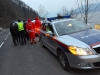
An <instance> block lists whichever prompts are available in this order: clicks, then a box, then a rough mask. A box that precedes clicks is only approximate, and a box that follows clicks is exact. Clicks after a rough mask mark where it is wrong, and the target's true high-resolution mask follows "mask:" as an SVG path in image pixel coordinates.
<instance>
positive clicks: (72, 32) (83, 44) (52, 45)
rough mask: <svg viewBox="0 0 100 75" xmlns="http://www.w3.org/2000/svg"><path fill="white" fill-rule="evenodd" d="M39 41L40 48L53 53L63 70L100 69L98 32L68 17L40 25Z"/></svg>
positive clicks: (50, 19)
mask: <svg viewBox="0 0 100 75" xmlns="http://www.w3.org/2000/svg"><path fill="white" fill-rule="evenodd" d="M40 39H41V40H40V43H41V46H42V47H47V48H48V49H49V50H50V51H51V52H53V53H54V54H55V55H56V56H57V57H58V58H59V61H60V64H61V66H62V68H63V69H65V70H69V69H71V68H77V69H95V68H100V31H99V30H96V29H93V28H91V27H90V26H88V25H86V24H84V23H82V22H80V21H78V20H76V19H71V18H70V16H63V18H61V19H57V17H53V18H47V21H45V22H44V23H42V27H41V30H40ZM51 62H52V61H51Z"/></svg>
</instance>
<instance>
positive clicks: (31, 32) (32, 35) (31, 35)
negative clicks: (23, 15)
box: [26, 19, 36, 45]
mask: <svg viewBox="0 0 100 75" xmlns="http://www.w3.org/2000/svg"><path fill="white" fill-rule="evenodd" d="M26 31H27V32H28V34H29V38H30V43H31V45H32V44H33V43H34V44H36V39H35V23H34V22H31V19H28V22H27V24H26Z"/></svg>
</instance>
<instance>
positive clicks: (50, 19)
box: [47, 15, 71, 21]
mask: <svg viewBox="0 0 100 75" xmlns="http://www.w3.org/2000/svg"><path fill="white" fill-rule="evenodd" d="M61 17H62V19H63V18H71V16H70V15H67V16H61ZM56 19H59V18H58V17H51V18H47V20H48V21H52V20H56Z"/></svg>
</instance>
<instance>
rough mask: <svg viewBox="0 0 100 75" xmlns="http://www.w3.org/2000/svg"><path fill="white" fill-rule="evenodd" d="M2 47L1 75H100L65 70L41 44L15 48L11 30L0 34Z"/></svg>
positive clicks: (0, 59) (96, 71) (96, 72)
mask: <svg viewBox="0 0 100 75" xmlns="http://www.w3.org/2000/svg"><path fill="white" fill-rule="evenodd" d="M2 42H3V44H2ZM1 44H2V45H1ZM0 46H1V47H0V75H100V69H92V70H78V69H72V70H71V71H69V72H68V71H65V70H63V69H62V67H61V66H60V63H59V61H58V59H57V57H56V56H55V55H54V54H52V53H51V52H50V51H49V50H48V49H47V48H42V47H41V45H40V43H39V42H38V43H37V44H35V45H30V42H29V41H27V44H26V45H18V46H14V45H13V43H12V37H11V35H10V34H9V30H5V31H3V32H2V33H0Z"/></svg>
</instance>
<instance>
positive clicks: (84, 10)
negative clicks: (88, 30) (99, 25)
mask: <svg viewBox="0 0 100 75" xmlns="http://www.w3.org/2000/svg"><path fill="white" fill-rule="evenodd" d="M97 1H98V0H95V1H93V0H77V5H78V8H79V12H80V14H81V16H82V18H83V20H84V22H85V23H86V24H87V23H88V20H89V19H91V18H93V17H94V16H96V15H97V14H95V12H96V9H97V7H95V8H94V9H93V10H94V11H93V13H92V14H91V15H89V11H91V8H92V6H93V5H94V3H96V2H97Z"/></svg>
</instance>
